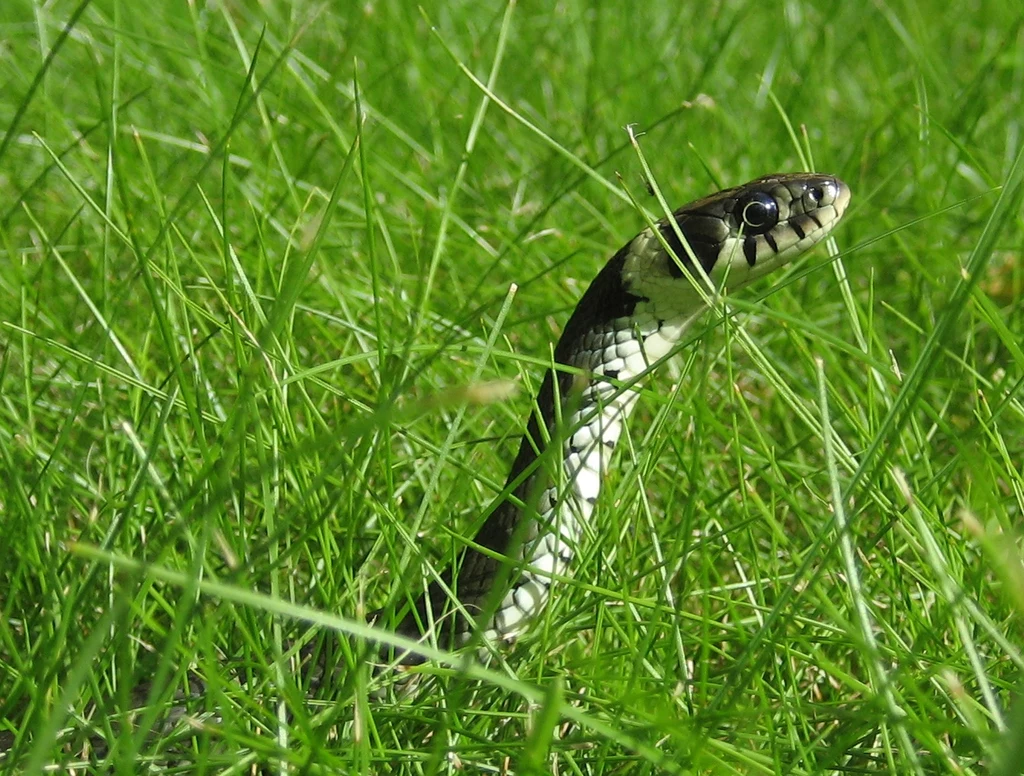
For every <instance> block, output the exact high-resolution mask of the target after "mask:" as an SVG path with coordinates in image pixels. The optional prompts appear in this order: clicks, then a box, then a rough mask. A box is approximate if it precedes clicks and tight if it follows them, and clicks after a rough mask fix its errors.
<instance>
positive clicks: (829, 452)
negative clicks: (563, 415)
mask: <svg viewBox="0 0 1024 776" xmlns="http://www.w3.org/2000/svg"><path fill="white" fill-rule="evenodd" d="M527 5H529V4H527ZM648 5H649V4H648ZM925 14H926V15H925ZM1022 21H1024V15H1022V12H1021V11H1020V10H1019V9H1017V8H1016V7H1014V6H1013V4H996V3H983V4H982V5H981V6H978V7H972V8H971V9H964V8H952V7H950V8H948V9H947V8H945V7H941V8H940V7H936V8H934V9H930V8H929V9H925V8H922V7H921V6H919V5H913V4H907V5H898V6H884V5H876V6H872V8H871V9H870V10H865V9H864V8H862V7H859V6H856V7H855V6H853V5H851V6H848V7H844V6H838V7H831V6H830V7H825V6H821V5H820V4H810V3H803V4H801V3H789V4H787V5H786V6H785V7H784V8H783V7H778V6H772V5H771V4H742V3H724V4H719V5H715V6H707V5H703V6H702V5H691V4H669V3H666V4H663V5H658V6H657V7H653V8H651V7H647V6H643V7H641V6H638V5H635V4H632V3H612V4H611V5H609V4H607V3H606V4H603V5H599V6H594V7H591V6H590V5H588V4H584V3H568V4H559V5H558V6H557V8H556V10H554V11H552V12H550V13H549V12H547V11H546V10H542V9H541V8H540V7H539V6H537V7H532V6H531V7H525V6H519V7H517V6H509V7H505V6H495V7H493V8H490V9H485V8H482V7H480V6H479V5H478V4H468V3H467V4H456V5H452V4H447V5H446V6H445V7H444V8H443V9H442V8H438V9H426V10H424V11H422V12H419V11H414V9H413V8H412V7H411V6H408V4H404V3H398V2H382V3H369V4H366V5H364V6H362V7H359V8H355V7H353V8H351V9H350V8H348V7H347V6H345V7H342V6H341V5H339V6H337V8H335V7H334V6H329V5H328V6H324V5H322V4H310V3H302V2H299V3H292V4H269V5H266V4H264V5H258V4H248V5H243V6H239V5H237V4H235V5H229V6H227V7H221V6H215V5H213V6H206V5H203V4H197V3H196V4H181V3H164V4H160V3H157V4H150V5H149V6H147V10H146V11H145V12H142V11H140V9H139V8H138V7H136V6H128V5H126V4H123V3H119V2H117V1H116V0H109V1H108V0H95V1H94V2H88V0H85V1H83V2H81V3H79V4H77V5H73V4H68V3H56V4H38V3H31V2H28V0H15V2H9V3H6V4H5V5H4V8H3V11H2V12H0V40H2V41H3V44H2V48H0V79H2V83H3V84H4V89H3V91H2V92H0V127H3V128H5V133H4V134H3V136H2V140H0V183H2V186H0V190H2V191H3V192H4V195H5V196H4V198H3V199H2V200H0V251H2V253H3V266H4V267H5V269H4V271H3V272H0V319H2V324H0V325H2V338H0V483H2V484H0V514H2V522H0V525H2V526H3V528H4V533H5V534H6V535H5V537H4V541H3V542H2V543H0V546H2V547H3V551H2V552H0V591H2V592H0V607H2V610H3V618H2V620H0V748H4V747H9V748H10V751H9V752H8V753H7V755H6V758H5V759H4V760H2V761H0V762H2V767H3V768H5V769H7V770H8V771H9V772H34V771H37V770H38V769H40V768H43V767H46V766H52V767H54V768H65V769H66V768H71V767H78V768H80V769H82V770H88V769H95V770H97V771H99V770H102V771H109V770H112V769H117V770H120V771H121V772H124V773H136V772H138V771H139V769H140V764H142V765H151V766H153V767H154V768H165V767H166V768H179V769H180V770H181V771H182V772H221V771H227V772H251V771H253V770H256V769H260V768H263V769H266V770H268V771H279V772H285V771H288V770H289V769H294V770H298V769H300V768H302V767H305V766H309V767H310V769H311V770H312V771H314V772H332V771H333V772H344V773H385V772H387V773H411V774H417V773H448V772H470V773H477V772H479V773H492V772H493V773H504V772H508V773H549V772H554V773H567V774H568V773H572V774H577V773H579V774H599V773H600V774H605V773H630V774H633V773H641V774H642V773H663V772H667V773H672V772H679V773H681V772H690V771H699V772H714V773H787V774H799V773H807V774H816V773H824V772H848V771H859V770H870V771H885V772H890V773H894V774H896V773H898V774H903V773H922V774H923V773H929V774H930V773H957V774H959V773H988V772H992V773H1001V774H1011V773H1016V772H1017V769H1018V766H1017V765H1016V764H1017V763H1018V762H1019V761H1020V757H1021V756H1022V755H1021V750H1020V746H1021V744H1020V743H1019V742H1020V741H1022V740H1024V711H1022V708H1021V707H1022V705H1021V704H1019V703H1017V704H1016V705H1015V703H1014V700H1015V693H1016V692H1018V691H1019V689H1020V674H1021V668H1022V667H1024V654H1022V652H1024V650H1022V648H1021V644H1022V643H1024V642H1022V628H1021V614H1022V610H1024V570H1022V561H1021V558H1022V552H1021V542H1020V524H1021V514H1022V510H1024V476H1022V473H1021V461H1024V406H1022V403H1021V392H1022V386H1024V350H1022V346H1021V342H1022V340H1024V337H1022V330H1024V325H1022V321H1024V317H1022V316H1024V311H1022V306H1021V303H1020V301H1019V295H1020V290H1021V288H1022V287H1024V268H1022V266H1021V264H1020V255H1021V249H1022V245H1024V239H1022V234H1024V232H1022V229H1021V226H1022V224H1021V195H1022V187H1021V177H1022V175H1024V168H1022V166H1021V164H1020V134H1021V117H1022V116H1024V110H1022V103H1021V90H1022V88H1024V79H1022V78H1021V73H1024V46H1022V45H1021V35H1022V32H1021V30H1022ZM787 123H788V126H787ZM626 125H632V126H633V127H634V132H635V133H636V134H637V137H638V142H639V145H640V148H641V149H642V152H643V155H644V157H645V158H646V160H647V161H648V163H649V164H650V166H651V169H652V172H653V174H654V176H655V178H656V181H657V184H658V188H659V190H660V191H661V192H662V193H663V194H664V195H665V197H666V198H667V200H668V202H669V203H670V204H671V205H673V206H676V205H678V204H682V203H683V202H686V201H688V200H691V199H694V198H697V197H699V196H702V195H703V194H706V193H708V192H710V191H713V190H715V189H717V188H720V187H721V186H725V185H732V184H735V183H739V182H742V181H745V180H748V179H750V178H753V177H755V176H758V175H762V174H765V173H769V172H773V171H787V170H794V169H799V168H801V167H802V166H803V164H802V161H801V159H802V158H804V157H805V155H806V154H808V153H810V154H811V155H812V158H813V166H814V167H815V168H817V169H818V170H820V171H826V172H832V173H835V174H838V175H840V176H841V177H842V178H843V179H844V180H846V181H847V183H849V184H850V186H851V188H852V189H853V191H854V200H853V204H852V206H851V209H850V211H849V212H848V214H847V216H846V219H845V221H844V224H843V226H842V228H841V229H840V230H839V231H838V232H837V234H836V244H835V246H834V247H833V248H832V250H831V251H829V250H824V249H820V250H818V251H816V252H815V253H814V254H813V255H812V256H810V257H809V258H807V259H806V260H801V261H800V262H798V263H797V264H796V265H795V266H793V267H792V268H790V269H788V270H786V271H784V272H781V273H780V274H778V275H776V276H773V277H772V278H770V279H766V280H765V281H762V282H761V283H759V284H758V285H756V286H754V287H751V288H749V289H746V290H744V291H743V292H741V293H740V294H738V295H736V296H735V297H734V298H730V299H728V300H726V305H725V306H724V307H722V308H721V309H719V310H717V311H716V313H715V314H710V315H709V316H708V317H707V318H706V319H705V321H704V322H703V323H702V324H700V325H698V326H697V327H696V328H695V329H694V330H693V332H692V336H691V337H690V338H689V339H688V341H687V343H686V344H685V345H684V346H683V347H682V348H681V350H680V353H679V355H678V356H677V357H676V358H675V359H673V360H672V361H671V362H670V363H668V364H666V365H665V366H664V367H663V368H662V369H661V370H660V371H659V373H658V374H657V375H655V376H653V377H652V379H651V380H649V381H648V382H647V384H646V385H645V388H644V392H643V396H642V398H641V401H640V405H639V408H638V410H637V412H636V414H635V415H634V417H633V419H632V420H631V422H630V424H629V428H628V431H627V434H626V437H625V438H624V440H623V443H622V444H621V445H620V448H619V450H618V451H617V453H616V457H615V462H616V465H615V467H614V471H613V472H611V473H610V476H609V478H608V480H607V483H606V487H605V489H604V491H603V492H602V496H601V500H600V504H599V508H598V510H597V513H596V518H595V520H596V522H595V526H594V537H593V540H592V541H591V542H590V545H589V546H588V547H587V548H586V550H585V551H584V552H583V553H582V555H581V556H580V557H579V558H578V562H577V564H576V567H575V568H574V576H573V579H572V580H566V581H564V582H563V583H562V584H561V589H560V593H559V595H557V596H555V598H554V600H553V601H552V602H551V606H550V607H549V608H548V610H547V611H546V612H545V614H544V616H543V617H542V618H541V620H540V621H539V622H538V623H537V624H536V625H535V627H534V628H533V629H532V630H531V631H530V633H529V634H528V635H527V636H526V637H524V638H523V639H521V640H520V641H519V642H518V643H516V644H514V645H511V646H510V647H509V648H508V649H506V650H502V651H500V652H498V653H497V654H495V655H494V656H493V658H492V659H491V660H490V661H489V663H488V664H487V665H483V666H482V665H477V664H475V663H473V662H472V661H471V660H469V658H468V657H467V656H459V655H456V656H443V655H436V656H435V657H437V658H438V659H437V660H436V661H433V662H431V663H428V664H427V665H426V666H424V667H422V668H419V669H416V671H415V673H416V678H415V680H414V681H413V682H409V681H405V680H403V681H401V682H396V680H395V677H394V676H393V675H390V674H381V675H377V674H374V672H372V671H371V670H370V668H369V666H368V664H367V655H368V653H369V652H370V651H371V650H372V649H373V647H372V646H371V645H370V643H369V641H368V639H367V636H368V635H370V634H371V633H372V631H371V630H369V629H368V626H367V625H366V619H365V618H366V614H367V613H368V612H370V611H372V610H374V609H376V608H378V607H380V606H385V605H389V604H393V603H394V602H396V601H401V600H403V598H404V596H405V594H406V593H408V592H410V591H413V592H414V591H416V590H418V589H420V588H421V586H422V585H423V584H424V583H425V581H426V580H428V579H429V578H430V575H431V574H433V573H437V572H439V571H440V570H441V569H443V568H444V566H445V565H446V564H447V563H448V562H450V560H451V559H452V558H453V557H454V556H455V554H456V553H457V551H458V549H459V548H460V547H461V546H462V544H463V543H464V542H465V541H466V540H467V539H469V538H471V537H472V535H473V532H474V530H475V528H476V527H477V526H478V525H479V524H480V523H481V522H482V520H483V519H484V517H485V516H486V514H487V511H488V508H489V506H491V505H492V504H493V502H494V500H495V499H496V498H497V497H498V494H499V493H500V492H501V488H502V483H503V482H504V476H505V472H506V468H507V466H508V464H509V462H510V460H511V458H512V455H513V453H514V445H515V440H516V439H517V438H518V435H519V434H520V433H521V431H522V428H523V419H524V417H525V416H526V414H527V412H528V411H529V409H530V402H531V397H532V395H533V392H534V390H535V389H536V387H537V385H538V384H539V381H540V378H541V375H542V373H543V370H544V368H545V365H546V364H548V363H549V362H550V348H551V344H552V343H553V342H554V339H555V338H556V337H557V336H558V332H559V330H560V327H561V325H562V324H563V323H564V322H565V320H566V317H567V315H568V312H569V310H571V308H572V306H573V305H574V304H575V302H576V300H577V299H578V298H579V296H580V294H581V293H582V291H583V290H584V289H585V287H586V285H587V283H588V282H589V280H590V279H591V278H592V277H593V276H594V275H595V274H596V272H597V270H598V269H599V268H600V266H601V265H602V264H603V262H604V261H605V260H606V259H607V258H609V257H610V256H611V255H612V253H613V252H614V251H615V250H616V249H617V248H618V247H619V246H620V245H622V244H623V243H624V242H625V240H627V239H628V238H629V237H631V236H632V235H633V234H634V233H635V232H636V231H638V230H639V229H640V228H641V227H642V225H643V223H644V218H643V217H642V215H641V214H640V213H638V212H636V210H635V208H634V207H633V206H632V205H631V204H630V199H631V197H633V198H636V199H637V200H638V201H639V202H640V203H641V205H642V206H643V207H645V208H646V209H647V210H648V211H650V213H652V214H654V215H655V217H656V216H657V214H658V213H659V206H658V204H657V201H656V200H655V199H653V198H651V197H649V196H648V193H647V191H646V184H645V181H644V178H643V176H642V174H641V163H640V160H639V158H638V155H637V153H636V151H635V150H634V149H633V148H632V147H631V144H630V136H629V134H628V133H627V132H626V130H625V127H626ZM791 128H792V131H791ZM509 382H511V383H512V384H513V385H517V386H518V388H519V390H518V391H514V392H513V391H509V390H508V385H509ZM310 625H312V626H314V628H313V630H312V631H311V632H310V631H309V627H310ZM297 637H298V638H300V641H304V640H306V639H310V640H311V643H312V644H313V645H314V646H315V647H316V648H318V649H324V650H327V651H328V652H329V653H330V655H329V660H328V661H327V662H328V663H329V664H330V665H331V666H332V667H334V666H336V670H334V671H333V673H331V674H330V676H329V678H328V680H327V681H325V682H323V683H322V684H320V685H319V686H316V687H314V688H312V689H310V687H309V679H308V677H304V675H303V674H301V673H299V672H296V671H295V670H294V660H295V658H296V654H295V653H296V651H297V649H298V647H297V646H294V645H293V644H294V640H295V639H296V638H297ZM470 657H471V656H470ZM190 676H201V677H203V680H204V682H205V685H206V688H205V692H204V693H203V694H202V696H201V697H199V698H194V699H192V700H191V701H190V702H189V703H188V713H187V714H186V715H185V716H180V715H177V714H175V713H174V709H175V707H178V706H180V700H176V698H180V697H181V696H182V695H188V694H189V690H190V688H189V678H190ZM133 710H134V711H133Z"/></svg>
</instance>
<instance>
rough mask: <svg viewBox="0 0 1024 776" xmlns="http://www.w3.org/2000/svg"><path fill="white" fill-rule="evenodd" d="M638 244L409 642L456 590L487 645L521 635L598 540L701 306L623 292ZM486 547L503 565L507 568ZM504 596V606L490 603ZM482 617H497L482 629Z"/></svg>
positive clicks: (564, 361)
mask: <svg viewBox="0 0 1024 776" xmlns="http://www.w3.org/2000/svg"><path fill="white" fill-rule="evenodd" d="M632 245H633V242H632V241H631V242H630V243H628V244H627V245H626V246H624V247H623V248H622V249H621V250H620V251H619V252H618V253H617V254H616V255H615V256H614V257H613V258H612V259H611V260H610V261H609V262H608V264H606V265H605V267H604V268H603V269H602V270H601V272H600V273H599V274H598V275H597V277H596V278H595V279H594V281H593V282H592V283H591V285H590V287H589V288H588V289H587V291H586V292H585V293H584V295H583V298H582V299H581V300H580V303H579V304H578V305H577V307H576V309H575V310H574V312H573V314H572V316H571V317H570V318H569V321H568V322H567V323H566V326H565V328H564V329H563V332H562V336H561V337H560V339H559V341H558V344H557V345H556V346H555V351H554V361H555V368H554V369H549V370H548V371H547V373H546V374H545V376H544V380H543V382H542V384H541V388H540V391H539V392H538V394H537V398H536V407H535V411H534V412H532V413H531V415H530V418H529V421H528V424H527V429H526V433H525V434H524V435H523V438H522V441H521V443H520V445H519V451H518V454H517V455H516V458H515V461H514V462H513V464H512V468H511V470H510V472H509V475H508V480H507V481H506V487H505V490H506V491H508V492H509V493H510V497H509V498H507V499H505V500H504V501H502V502H501V503H500V504H499V505H498V507H497V508H496V509H495V510H494V511H493V512H492V513H491V514H490V516H489V517H488V518H487V520H486V521H485V522H484V524H483V526H482V527H481V528H480V530H479V532H478V533H477V534H476V536H475V537H474V540H473V543H474V545H476V546H470V547H467V548H466V549H465V550H464V552H463V554H462V558H461V560H460V562H459V563H457V564H456V565H455V566H454V567H453V568H452V569H450V570H448V571H446V572H445V573H444V575H443V576H442V583H443V584H437V583H436V582H435V583H434V584H432V585H430V587H429V589H428V592H427V595H425V596H424V597H423V598H422V599H420V601H419V602H418V603H417V606H416V609H415V611H413V612H410V614H409V615H408V616H407V617H406V619H405V620H404V621H403V623H402V624H401V625H400V627H399V631H400V632H403V633H405V634H406V635H410V636H418V635H420V633H421V632H422V630H423V628H422V626H423V625H424V624H425V623H428V622H430V621H431V620H432V619H434V620H437V619H438V618H440V617H441V615H442V614H444V613H446V612H449V611H450V609H451V607H450V606H449V605H448V600H449V595H448V590H451V591H452V592H453V593H454V594H455V596H456V597H457V599H458V600H459V601H460V603H461V604H462V607H463V608H464V609H465V611H466V612H468V613H469V614H471V615H473V616H474V617H476V618H477V619H476V622H475V624H476V626H477V627H479V628H480V629H481V630H482V631H483V633H484V638H486V639H488V640H491V641H497V640H500V639H510V638H512V637H514V636H516V635H517V634H518V633H519V632H520V631H521V630H522V629H523V627H524V626H525V624H526V623H527V622H528V621H529V620H530V619H531V618H532V617H533V616H535V615H536V614H537V613H538V612H539V611H540V609H541V608H542V607H543V606H544V604H545V602H546V601H547V600H548V598H549V596H550V591H551V585H552V583H553V582H554V581H555V578H556V577H558V576H563V575H565V574H567V573H568V570H569V565H570V564H571V562H572V559H573V557H574V555H575V554H576V553H577V551H578V547H579V544H580V541H581V540H582V539H583V538H584V536H585V535H586V534H587V531H588V525H589V523H590V520H591V517H592V515H593V511H594V507H595V505H596V503H597V499H598V496H599V493H600V489H601V483H602V481H603V479H604V473H605V471H606V470H607V468H608V462H609V459H610V457H611V454H612V452H613V451H614V449H615V445H616V443H617V442H618V440H619V437H620V435H621V433H622V426H623V423H625V422H626V420H627V418H628V416H629V414H630V412H631V411H632V409H633V406H634V404H635V401H636V395H637V394H636V390H637V387H638V386H637V378H638V377H640V376H641V375H642V374H643V373H644V372H645V371H646V370H647V368H648V367H649V366H650V364H651V363H653V362H654V361H656V360H657V359H659V358H661V357H662V356H664V355H665V354H666V353H668V351H669V350H670V349H671V347H672V345H673V344H674V343H675V342H676V341H677V340H678V339H679V337H680V335H681V334H682V332H683V331H684V330H685V328H686V327H687V326H688V325H689V323H691V322H692V321H693V320H694V319H695V318H696V317H698V316H699V314H700V312H702V311H703V306H702V305H694V304H692V303H690V304H689V307H688V309H687V312H686V313H682V312H677V311H675V310H672V309H665V307H664V306H663V305H662V306H659V305H656V304H655V303H653V302H652V301H651V300H650V299H648V298H646V297H641V296H637V295H635V294H633V293H630V291H629V290H628V289H627V288H626V286H625V285H624V282H623V267H624V264H625V261H626V258H627V255H628V251H629V249H630V247H631V246H632ZM477 547H480V548H484V549H485V550H488V551H490V553H494V554H496V555H501V556H505V557H506V558H507V560H505V561H502V560H499V559H498V558H496V557H494V556H493V555H491V554H489V553H487V552H481V551H480V550H479V549H477ZM494 591H498V592H501V591H504V595H503V597H502V598H501V599H500V600H499V601H495V600H489V596H490V595H491V594H492V592H494ZM481 612H490V616H489V617H484V618H480V617H479V615H480V613H481ZM441 626H442V627H441V628H440V629H439V630H438V637H439V642H440V643H441V644H442V645H445V646H457V645H459V644H461V643H464V642H465V641H467V640H468V638H469V636H470V634H471V633H472V632H473V623H472V622H470V620H469V619H467V618H465V617H464V616H463V614H462V613H461V611H456V612H451V614H450V616H448V617H446V618H445V619H443V620H441Z"/></svg>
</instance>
